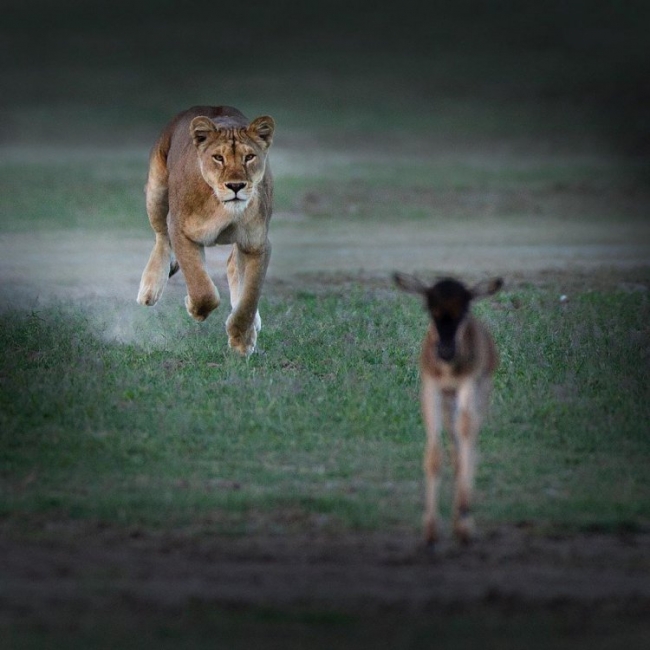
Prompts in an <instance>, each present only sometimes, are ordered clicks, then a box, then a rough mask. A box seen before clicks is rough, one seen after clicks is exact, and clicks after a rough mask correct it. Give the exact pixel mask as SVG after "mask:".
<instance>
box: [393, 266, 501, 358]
mask: <svg viewBox="0 0 650 650" xmlns="http://www.w3.org/2000/svg"><path fill="white" fill-rule="evenodd" d="M393 279H394V281H395V284H397V286H398V287H399V288H400V289H402V290H403V291H407V292H409V293H415V294H418V295H421V296H422V297H423V298H424V302H425V306H426V308H427V311H428V312H429V315H430V316H431V320H432V322H433V324H434V326H435V328H436V331H437V332H438V345H437V356H438V357H439V358H440V359H441V360H442V361H445V362H447V363H449V362H451V361H453V359H454V357H455V356H456V342H457V341H458V340H459V333H460V332H461V331H462V324H463V323H464V321H465V319H466V317H467V314H468V313H469V311H470V303H471V302H472V300H475V299H477V298H482V297H484V296H490V295H492V294H494V293H496V292H497V291H498V290H499V289H500V288H501V287H502V286H503V280H502V279H501V278H492V279H490V280H485V281H482V282H479V283H478V284H476V285H474V286H473V287H471V288H468V287H466V286H465V285H464V284H463V283H462V282H459V281H458V280H455V279H453V278H442V279H441V280H439V281H438V282H436V283H435V284H434V285H431V286H428V285H426V284H425V283H423V282H422V281H421V280H419V279H418V278H416V277H414V276H412V275H407V274H405V273H395V274H394V275H393Z"/></svg>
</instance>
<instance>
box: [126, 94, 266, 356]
mask: <svg viewBox="0 0 650 650" xmlns="http://www.w3.org/2000/svg"><path fill="white" fill-rule="evenodd" d="M274 129H275V123H274V121H273V119H272V118H271V117H268V116H264V117H258V118H257V119H255V120H253V121H252V122H250V123H249V121H248V120H247V119H246V118H245V117H244V115H243V114H242V113H241V112H240V111H238V110H237V109H236V108H232V107H230V106H218V107H214V106H195V107H193V108H190V109H188V110H186V111H184V112H182V113H179V114H178V115H177V116H176V117H175V118H174V119H173V120H172V121H171V122H170V123H169V124H168V125H167V126H166V128H165V129H164V130H163V132H162V133H161V135H160V137H159V138H158V140H157V142H156V144H155V145H154V147H153V149H152V151H151V156H150V160H149V176H148V179H147V185H146V188H145V190H146V206H147V214H148V216H149V222H150V223H151V227H152V229H153V231H154V233H155V236H156V240H155V243H154V247H153V250H152V252H151V255H150V257H149V261H148V263H147V265H146V267H145V269H144V271H143V273H142V279H141V282H140V289H139V292H138V302H139V303H140V304H141V305H149V306H151V305H154V304H155V303H156V302H157V301H158V300H159V298H160V296H161V295H162V293H163V290H164V288H165V285H166V283H167V278H168V277H169V276H170V275H172V274H173V273H174V272H175V270H176V268H177V266H176V264H175V262H174V257H175V258H176V260H177V261H178V265H179V266H180V269H181V270H182V272H183V275H184V277H185V282H186V284H187V294H188V295H187V296H186V298H185V306H186V308H187V312H188V313H189V315H190V316H192V317H193V318H195V319H196V320H199V321H203V320H205V319H206V318H207V317H208V316H209V314H210V313H211V312H212V311H213V310H214V309H216V308H217V307H218V306H219V303H220V297H219V292H218V291H217V288H216V287H215V286H214V284H213V282H212V280H211V279H210V276H209V275H208V272H207V270H206V268H205V252H204V247H205V246H214V245H215V244H230V245H232V250H231V253H230V256H229V258H228V263H227V277H228V285H229V289H230V302H231V307H232V311H231V313H230V315H229V316H228V319H227V321H226V331H227V333H228V344H229V345H230V347H231V348H233V349H234V350H236V351H238V352H239V353H241V354H242V355H249V354H251V353H252V352H253V351H254V349H255V345H256V341H257V334H258V332H259V330H260V328H261V319H260V315H259V311H258V302H259V298H260V294H261V291H262V285H263V283H264V278H265V276H266V270H267V267H268V264H269V260H270V256H271V244H270V242H269V239H268V230H269V222H270V219H271V210H272V201H273V179H272V176H271V170H270V167H269V165H268V162H267V154H268V150H269V147H270V146H271V143H272V139H273V132H274ZM233 199H235V200H233Z"/></svg>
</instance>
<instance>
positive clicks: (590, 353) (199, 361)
mask: <svg viewBox="0 0 650 650" xmlns="http://www.w3.org/2000/svg"><path fill="white" fill-rule="evenodd" d="M558 295H559V293H558V287H556V286H548V287H534V286H525V285H522V286H517V287H513V288H512V289H510V290H509V291H506V292H505V293H503V294H502V295H501V296H500V297H498V298H496V299H494V300H493V301H492V302H485V303H481V304H479V305H478V306H477V311H478V312H479V313H480V315H482V316H483V317H484V318H485V319H486V320H487V321H488V322H489V323H490V326H491V328H492V329H493V331H494V333H495V336H496V339H497V342H498V345H499V348H500V350H501V355H502V365H501V368H500V370H499V373H498V375H497V379H496V387H495V398H494V403H493V408H492V413H491V417H490V418H489V420H488V422H487V424H486V426H485V427H484V429H483V431H482V434H481V439H480V450H481V462H480V465H479V471H478V477H477V513H478V516H479V518H480V520H481V521H482V522H483V524H484V525H487V526H490V525H496V524H499V523H502V522H518V521H522V520H535V521H536V522H539V523H541V524H548V525H552V526H556V527H566V528H569V529H574V530H575V529H577V528H581V527H594V526H596V527H606V528H607V527H617V526H633V527H638V526H645V525H647V523H648V522H649V521H650V478H648V474H647V471H646V470H647V462H648V458H649V456H650V443H649V442H648V437H647V426H646V424H644V423H647V422H648V416H649V415H650V413H649V410H650V407H649V403H650V402H649V401H648V388H647V381H646V376H645V368H646V366H647V355H648V336H647V325H646V323H647V319H648V316H649V314H648V312H649V304H648V300H647V294H646V293H645V292H643V293H637V292H625V291H621V290H616V289H615V288H614V289H611V288H610V289H603V288H601V289H599V290H585V291H583V292H579V293H577V294H576V295H574V296H571V299H570V300H569V301H567V302H564V303H561V302H560V301H559V300H558ZM115 309H116V310H117V311H116V312H115V313H113V314H110V315H109V314H107V313H106V311H105V310H103V309H100V307H99V305H95V309H93V308H91V309H90V310H89V311H88V312H81V311H80V310H79V309H77V308H75V307H74V306H73V305H70V304H59V305H58V306H54V307H51V308H44V309H43V310H42V311H39V312H38V313H31V314H29V313H24V312H4V313H3V314H2V316H1V318H2V323H1V328H0V331H1V332H2V334H1V336H2V349H3V356H2V367H1V369H0V377H1V380H2V386H3V390H2V396H1V398H0V399H1V400H2V401H1V402H0V406H1V410H0V430H1V431H2V434H1V438H0V445H1V447H0V457H1V458H2V465H1V470H0V472H1V473H0V487H1V490H2V502H1V505H0V509H1V515H2V517H3V518H4V519H5V520H9V521H11V522H14V523H17V524H20V525H22V524H25V525H27V526H28V527H29V522H30V521H32V520H41V519H42V518H45V519H50V518H57V519H64V520H66V519H81V520H93V521H95V520H99V521H104V522H109V523H115V524H119V525H125V526H132V525H146V526H151V527H153V528H163V529H165V528H169V527H174V526H186V525H188V524H190V523H193V524H196V523H197V522H200V526H204V527H205V528H206V529H207V530H218V531H220V532H224V533H232V534H242V533H246V532H251V531H259V530H263V531H264V530H265V531H267V532H269V531H275V532H278V531H280V532H282V531H284V532H292V531H301V530H302V531H304V530H311V529H326V530H332V531H344V530H377V529H382V530H386V529H388V530H391V529H394V530H403V529H408V530H413V531H415V530H416V529H417V527H418V526H419V516H420V510H421V469H420V458H421V453H422V446H423V438H424V436H423V431H422V426H421V423H420V417H419V410H418V405H417V393H418V377H417V372H416V356H417V347H418V345H419V338H420V336H421V334H422V331H423V328H424V326H425V315H424V313H422V311H421V310H420V306H419V304H417V301H413V300H410V299H409V297H403V296H401V295H397V293H396V292H395V291H393V290H392V289H389V288H387V287H374V288H373V287H364V286H363V285H360V284H359V285H357V284H355V283H350V284H349V286H346V287H345V291H342V290H340V288H339V287H335V288H331V289H326V288H322V287H321V288H317V289H316V290H314V291H309V290H296V291H295V292H293V293H292V292H287V291H286V290H282V291H281V290H277V291H276V292H274V291H273V290H272V289H271V290H269V291H267V295H266V298H265V299H264V301H263V303H262V314H263V319H264V323H265V325H264V329H263V332H262V334H261V339H260V346H261V351H260V353H259V354H256V355H254V356H253V357H252V358H251V359H249V360H248V361H243V360H241V359H239V358H236V357H235V356H234V355H232V354H231V353H230V351H229V350H228V349H227V345H226V336H225V333H224V331H223V319H224V317H225V312H223V311H222V312H218V313H217V315H216V316H214V317H212V318H211V319H210V321H208V322H207V323H205V324H203V325H199V324H196V323H193V322H191V321H190V320H189V319H188V317H187V316H186V314H185V313H184V311H183V310H182V307H181V306H180V304H179V305H175V306H172V305H171V303H170V304H167V305H164V306H160V307H159V308H158V309H157V310H155V311H153V310H146V311H145V310H138V308H137V307H132V306H131V305H130V304H129V305H127V304H120V305H117V306H116V307H115ZM118 314H119V319H121V321H122V329H123V331H128V332H129V342H120V341H118V340H115V339H114V338H113V336H112V332H113V331H114V329H115V327H114V322H113V321H114V320H115V319H117V318H118ZM125 322H128V323H130V326H129V327H128V328H126V329H124V327H123V326H124V323H125ZM450 479H451V477H450V476H449V472H447V476H446V483H445V485H446V487H445V494H444V495H443V512H444V513H448V510H449V503H448V501H449V483H450ZM287 512H290V513H291V517H290V518H288V519H287V517H286V513H287ZM21 522H22V523H21Z"/></svg>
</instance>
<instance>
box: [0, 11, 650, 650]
mask: <svg viewBox="0 0 650 650" xmlns="http://www.w3.org/2000/svg"><path fill="white" fill-rule="evenodd" d="M89 7H90V5H87V3H82V2H77V1H76V0H65V1H63V2H58V3H48V2H40V1H39V0H23V1H22V2H20V3H19V2H13V1H10V2H9V3H8V9H7V11H6V15H5V17H4V18H3V23H2V25H0V52H1V53H2V54H3V61H5V63H3V65H2V66H1V67H0V85H1V86H2V88H3V101H2V103H1V104H0V118H1V120H0V124H1V126H0V345H1V350H2V356H1V361H0V639H1V641H0V646H2V648H3V649H4V648H5V647H7V648H10V649H11V650H14V649H18V648H20V649H23V648H34V649H36V648H59V647H67V648H71V649H73V650H74V649H75V648H79V649H81V648H83V649H84V650H86V649H88V648H138V649H140V648H156V649H162V650H166V649H167V648H170V649H171V648H179V647H184V648H185V647H186V648H215V647H218V648H228V649H234V650H237V649H238V648H242V649H243V648H252V647H260V648H265V649H266V648H282V649H287V648H296V649H298V648H301V649H302V648H306V647H309V648H314V649H315V650H318V649H320V648H323V649H325V648H327V649H330V648H337V650H338V649H341V650H347V648H350V649H352V648H355V649H356V648H386V649H391V650H417V649H420V648H422V649H423V650H424V649H425V648H431V647H453V648H458V649H461V650H462V649H464V648H468V649H469V648H474V647H495V648H497V647H498V648H500V649H501V648H504V649H507V648H513V649H514V648H521V647H528V648H532V649H535V648H540V649H541V648H549V647H553V648H560V649H562V648H567V649H568V648H571V649H574V648H580V647H586V648H591V649H595V650H605V649H609V648H612V649H613V648H620V647H626V648H642V647H646V646H647V645H648V639H650V474H648V465H649V462H650V436H649V435H648V433H649V431H648V423H649V422H650V399H649V398H650V395H649V391H648V379H647V377H648V367H649V362H650V329H649V326H648V323H649V322H650V219H648V214H649V207H650V184H649V183H648V178H649V175H648V171H649V170H650V162H649V160H650V127H649V125H650V119H649V115H648V110H647V107H648V106H649V105H650V104H649V103H648V101H647V98H648V86H647V79H648V78H650V74H649V73H650V70H649V69H648V61H650V57H648V45H647V30H646V28H645V25H647V18H648V11H649V10H648V7H647V6H646V3H643V2H630V3H625V7H622V6H619V5H618V4H614V3H610V2H609V1H607V0H597V1H595V2H594V1H593V0H592V1H591V2H586V1H585V2H583V1H582V0H572V1H571V2H565V1H564V2H560V1H559V0H558V1H557V2H556V1H555V0H552V1H550V2H547V3H544V5H543V6H542V5H539V6H537V5H533V4H526V3H521V4H517V6H516V7H515V3H508V2H505V3H497V6H493V8H492V9H490V10H489V11H488V10H485V9H484V8H483V5H482V3H477V2H476V1H475V0H460V1H459V2H456V3H454V4H453V7H450V8H447V9H444V10H443V9H442V7H436V6H434V4H431V6H429V9H428V10H425V9H423V8H422V7H420V5H418V4H417V3H415V2H414V3H412V6H411V5H408V3H407V4H406V5H404V4H403V3H400V5H399V6H395V7H394V8H389V9H386V10H383V9H382V10H377V8H376V6H375V5H374V3H364V2H360V3H356V4H355V5H354V6H351V5H350V4H349V3H345V4H344V3H342V2H339V1H338V0H332V2H330V3H328V4H327V8H326V9H322V8H321V7H320V5H319V3H300V2H297V1H296V2H294V1H293V0H286V1H285V2H281V3H264V4H263V5H261V6H259V7H258V6H256V4H255V3H254V2H253V3H246V5H245V6H242V7H240V8H239V13H238V17H237V22H238V27H239V28H238V29H237V30H232V31H231V30H228V29H225V28H223V27H220V26H218V25H217V24H216V22H215V23H214V24H213V23H212V22H211V21H210V20H208V19H206V16H205V7H203V5H202V4H200V3H198V2H196V3H195V2H193V0H187V2H185V3H183V10H182V11H179V10H178V9H177V8H175V7H174V3H171V2H159V3H155V6H154V3H149V2H141V3H131V2H129V3H126V2H121V1H120V0H114V1H113V2H111V3H106V4H105V6H104V5H103V4H102V3H97V6H95V4H94V3H93V7H92V8H89ZM427 11H429V12H433V13H432V14H427ZM242 39H243V45H242ZM201 103H227V104H233V105H236V106H238V107H240V108H242V109H243V110H244V112H246V113H247V114H248V115H249V116H250V117H254V116H256V115H258V114H263V113H270V114H271V115H273V116H274V118H275V119H276V121H277V124H278V130H277V135H276V139H275V142H274V145H273V149H272V151H271V161H272V166H273V171H274V175H275V178H276V200H275V211H274V217H273V222H272V228H271V239H272V242H273V246H274V249H273V251H274V252H273V258H272V262H271V267H270V269H269V276H268V281H267V284H266V286H265V290H264V294H263V300H262V304H261V313H262V319H263V329H262V332H261V334H260V339H259V350H258V352H257V353H256V354H255V355H253V356H252V357H251V358H250V359H248V360H246V361H244V360H242V359H239V358H236V357H234V356H233V355H232V354H231V353H230V352H229V350H228V349H227V342H226V334H225V331H224V322H225V319H226V317H227V313H228V312H227V307H226V305H227V287H226V281H225V268H224V263H225V258H226V256H227V254H228V250H227V249H226V248H216V249H211V250H209V251H208V255H207V259H208V263H209V265H210V268H211V270H212V273H213V277H214V281H215V283H216V284H217V285H218V287H219V289H220V291H221V294H222V298H223V299H224V302H223V304H222V306H221V307H220V308H219V310H218V311H217V312H215V313H214V314H213V315H212V316H211V317H210V318H209V319H208V320H207V321H206V322H205V323H203V324H198V323H195V322H193V321H192V320H191V319H190V318H189V317H188V316H187V314H186V312H185V310H184V307H183V297H184V295H185V286H184V280H183V277H182V275H181V274H178V275H177V276H175V277H173V278H172V279H171V280H170V282H169V284H168V286H167V288H166V290H165V294H164V296H163V298H162V299H161V301H160V303H159V304H158V305H157V306H156V307H155V308H153V309H145V308H143V307H140V306H139V305H137V304H136V303H135V296H136V293H137V287H138V282H139V279H140V273H141V272H142V269H143V266H144V264H145V262H146V259H147V256H148V254H149V251H150V247H151V245H152V243H153V237H152V234H151V232H150V230H149V227H148V224H147V221H146V216H145V212H144V196H143V185H144V182H145V179H146V165H147V155H148V148H149V146H150V145H151V144H152V141H153V139H154V138H155V136H156V135H157V132H158V130H159V129H160V127H161V126H162V125H163V123H164V122H165V121H166V120H167V119H168V118H169V117H171V115H173V114H174V113H175V112H176V111H177V110H179V109H181V108H185V107H186V106H189V105H192V104H201ZM397 269H399V270H403V271H415V272H418V273H421V274H422V275H423V276H425V277H429V278H434V277H435V276H436V275H438V274H449V273H451V274H457V275H459V276H461V277H462V278H463V279H466V280H468V281H472V280H475V279H479V278H483V277H486V276H488V275H494V274H502V275H503V277H504V279H505V282H506V284H505V288H504V290H503V291H502V292H500V293H499V294H498V295H497V296H495V297H494V298H492V299H489V300H486V301H483V302H481V303H479V304H477V312H478V313H479V314H480V316H481V317H482V318H484V319H485V321H486V322H487V323H488V324H489V325H490V328H491V329H492V331H493V332H494V335H495V338H496V341H497V344H498V347H499V349H500V353H501V367H500V369H499V371H498V373H497V376H496V385H495V395H494V401H493V405H492V409H491V412H490V417H489V419H488V421H487V422H486V424H485V427H484V428H483V430H482V434H481V438H480V441H479V453H480V461H479V468H478V476H477V493H476V508H475V512H476V517H477V523H478V530H479V535H478V538H477V540H476V541H475V542H474V543H473V544H472V545H471V546H469V547H468V548H460V547H458V546H457V545H456V544H455V543H454V542H453V541H452V539H451V537H450V530H449V528H450V527H449V526H447V528H446V529H445V530H444V536H443V540H442V542H441V543H440V544H439V546H438V547H437V548H436V549H435V551H434V552H430V551H428V550H426V549H424V548H423V547H422V546H421V543H420V517H421V512H422V506H423V499H422V470H421V454H422V450H423V442H424V440H423V438H424V434H423V428H422V424H421V422H420V416H419V409H418V404H417V395H418V376H417V368H416V359H417V353H418V346H419V341H420V337H421V336H422V333H423V331H424V327H425V325H426V319H425V313H424V312H423V310H422V309H421V306H420V305H419V304H418V302H417V300H415V299H413V298H412V297H410V296H406V295H404V294H401V293H399V292H398V291H396V290H395V288H394V287H393V286H392V284H391V282H390V274H391V272H392V271H394V270H397ZM451 478H452V477H451V470H450V468H449V467H448V464H447V467H446V470H445V475H444V481H443V495H442V503H441V505H442V513H443V517H444V518H445V520H446V521H447V520H448V516H449V510H450V503H449V501H450V483H451Z"/></svg>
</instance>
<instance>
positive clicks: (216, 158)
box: [212, 153, 223, 163]
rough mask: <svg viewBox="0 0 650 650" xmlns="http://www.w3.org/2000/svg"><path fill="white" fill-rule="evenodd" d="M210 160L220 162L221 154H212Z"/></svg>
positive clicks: (221, 160) (221, 159)
mask: <svg viewBox="0 0 650 650" xmlns="http://www.w3.org/2000/svg"><path fill="white" fill-rule="evenodd" d="M212 160H214V162H218V163H222V162H223V156H220V155H219V154H218V153H216V154H214V156H212Z"/></svg>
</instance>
